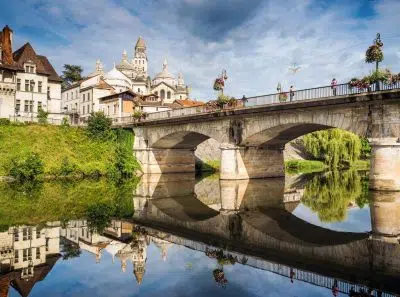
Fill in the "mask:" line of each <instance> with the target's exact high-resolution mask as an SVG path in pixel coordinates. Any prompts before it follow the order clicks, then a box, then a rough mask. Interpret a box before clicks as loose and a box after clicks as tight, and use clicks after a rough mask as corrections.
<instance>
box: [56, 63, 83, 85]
mask: <svg viewBox="0 0 400 297" xmlns="http://www.w3.org/2000/svg"><path fill="white" fill-rule="evenodd" d="M82 71H83V69H82V67H81V66H79V65H72V64H64V70H63V72H62V73H63V75H62V76H61V79H62V81H63V82H62V88H63V89H65V88H67V87H69V86H70V85H72V84H73V83H75V82H78V81H80V80H81V79H82V78H83V77H82Z"/></svg>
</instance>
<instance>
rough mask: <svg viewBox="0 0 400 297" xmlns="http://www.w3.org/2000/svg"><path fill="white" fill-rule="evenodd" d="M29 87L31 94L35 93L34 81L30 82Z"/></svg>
mask: <svg viewBox="0 0 400 297" xmlns="http://www.w3.org/2000/svg"><path fill="white" fill-rule="evenodd" d="M29 87H30V88H29V90H30V91H31V92H33V91H35V81H34V80H31V81H30V84H29Z"/></svg>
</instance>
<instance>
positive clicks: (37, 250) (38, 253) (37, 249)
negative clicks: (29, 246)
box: [36, 247, 40, 259]
mask: <svg viewBox="0 0 400 297" xmlns="http://www.w3.org/2000/svg"><path fill="white" fill-rule="evenodd" d="M36 259H40V248H38V247H37V248H36Z"/></svg>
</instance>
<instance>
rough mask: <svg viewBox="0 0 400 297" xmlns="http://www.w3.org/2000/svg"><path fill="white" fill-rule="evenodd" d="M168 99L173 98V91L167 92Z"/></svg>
mask: <svg viewBox="0 0 400 297" xmlns="http://www.w3.org/2000/svg"><path fill="white" fill-rule="evenodd" d="M167 99H171V92H170V91H168V92H167Z"/></svg>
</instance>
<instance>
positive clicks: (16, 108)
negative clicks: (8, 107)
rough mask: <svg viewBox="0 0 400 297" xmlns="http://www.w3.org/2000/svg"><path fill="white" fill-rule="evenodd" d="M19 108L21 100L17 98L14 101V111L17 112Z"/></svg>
mask: <svg viewBox="0 0 400 297" xmlns="http://www.w3.org/2000/svg"><path fill="white" fill-rule="evenodd" d="M20 110H21V100H19V99H17V100H16V101H15V112H19V111H20Z"/></svg>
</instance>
